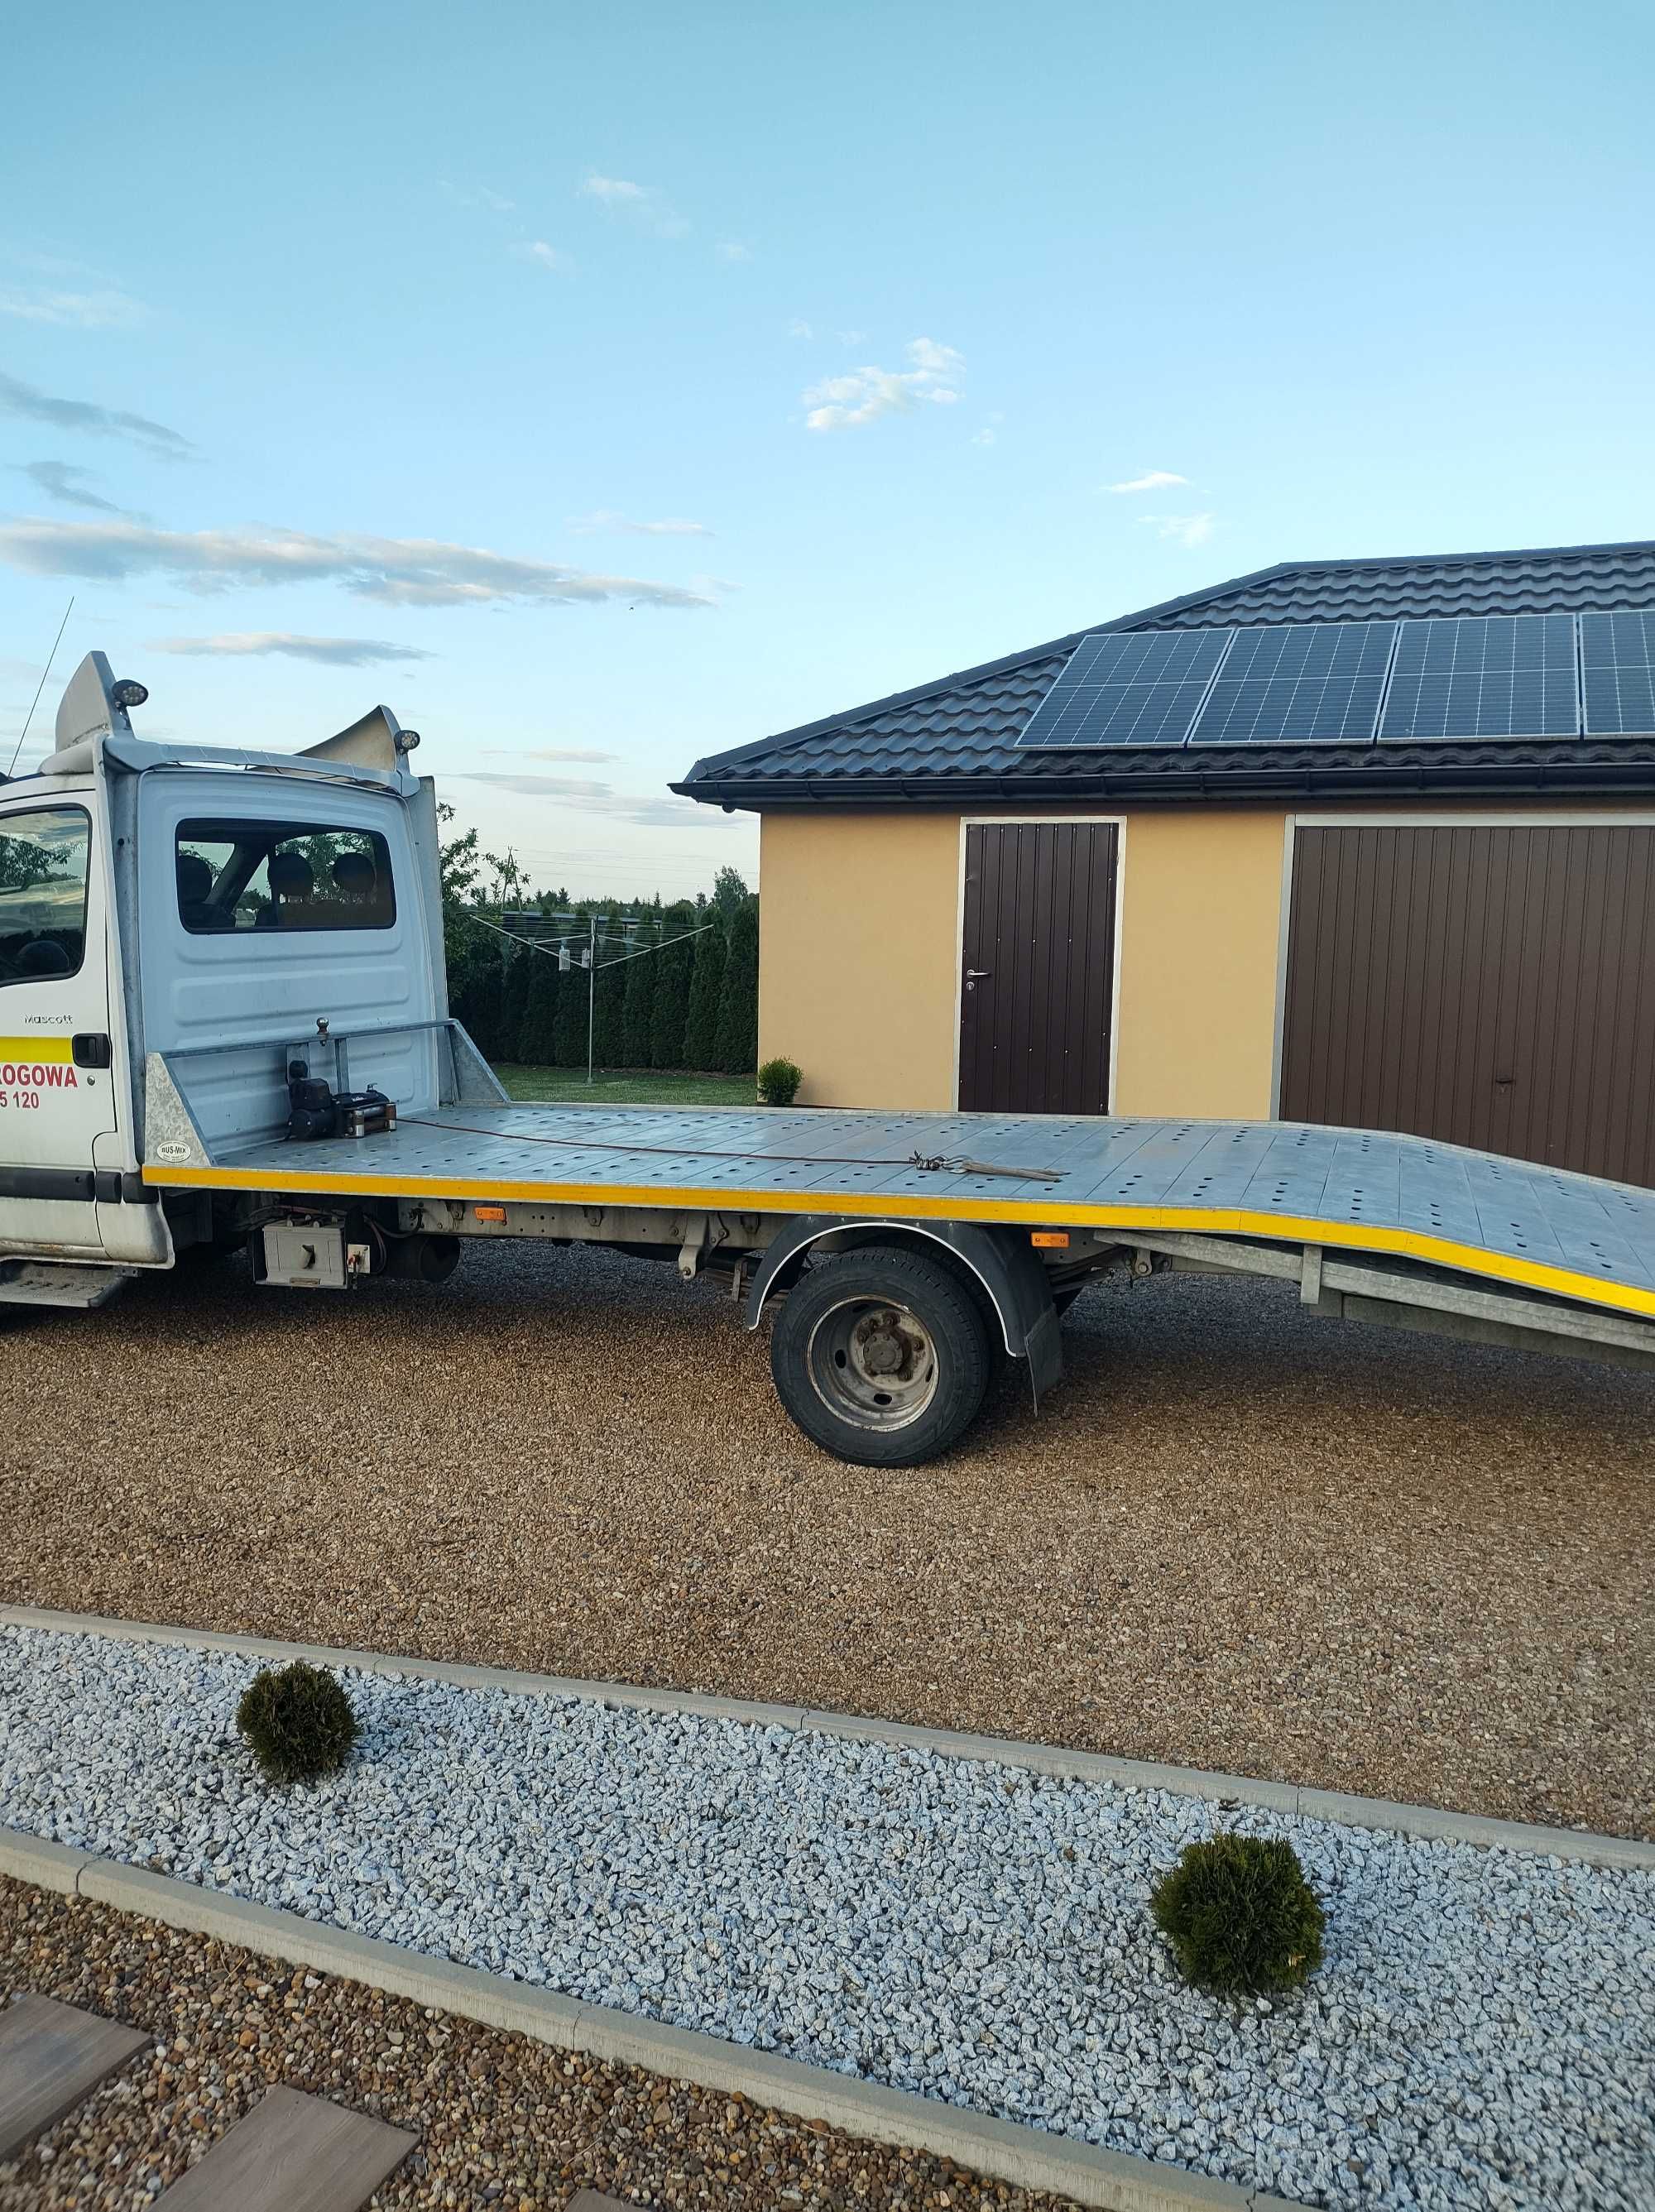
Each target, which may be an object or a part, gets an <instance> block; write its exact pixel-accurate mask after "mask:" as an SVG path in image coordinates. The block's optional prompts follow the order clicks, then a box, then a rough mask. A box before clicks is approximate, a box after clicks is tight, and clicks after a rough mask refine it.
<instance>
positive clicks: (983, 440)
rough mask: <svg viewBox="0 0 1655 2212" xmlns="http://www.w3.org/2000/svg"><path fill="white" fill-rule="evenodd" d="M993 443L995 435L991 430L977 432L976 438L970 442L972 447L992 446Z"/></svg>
mask: <svg viewBox="0 0 1655 2212" xmlns="http://www.w3.org/2000/svg"><path fill="white" fill-rule="evenodd" d="M994 442H995V434H994V432H993V431H992V430H987V429H984V430H979V431H978V432H977V435H976V436H975V437H974V438H973V439H972V440H971V443H972V444H973V445H974V446H992V445H993V444H994Z"/></svg>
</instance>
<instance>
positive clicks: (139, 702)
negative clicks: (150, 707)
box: [109, 676, 149, 714]
mask: <svg viewBox="0 0 1655 2212" xmlns="http://www.w3.org/2000/svg"><path fill="white" fill-rule="evenodd" d="M109 696H110V697H111V699H112V700H113V702H114V703H115V705H116V706H118V707H119V708H120V709H121V711H122V712H123V714H125V713H126V712H127V711H129V710H130V709H131V708H133V707H141V706H143V702H144V701H145V700H146V699H147V698H148V697H149V686H148V684H136V683H134V682H133V680H132V678H131V677H130V676H123V677H122V678H121V680H120V682H119V684H114V685H113V686H112V687H111V690H110V693H109Z"/></svg>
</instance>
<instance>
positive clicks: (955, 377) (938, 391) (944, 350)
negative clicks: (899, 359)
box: [804, 338, 965, 430]
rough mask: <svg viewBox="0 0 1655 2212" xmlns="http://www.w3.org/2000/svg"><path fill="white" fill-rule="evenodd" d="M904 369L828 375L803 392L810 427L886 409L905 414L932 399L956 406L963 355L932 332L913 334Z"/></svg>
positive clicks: (873, 417)
mask: <svg viewBox="0 0 1655 2212" xmlns="http://www.w3.org/2000/svg"><path fill="white" fill-rule="evenodd" d="M904 350H905V351H906V353H907V356H908V360H909V362H910V366H909V367H908V368H905V369H890V368H853V369H849V370H847V371H846V373H845V374H844V375H843V376H824V378H823V379H822V380H821V382H820V383H819V384H813V385H812V386H811V388H810V390H809V391H808V392H806V394H805V401H804V404H805V405H806V409H807V410H809V411H808V413H807V414H806V416H805V428H806V429H807V430H847V429H855V428H860V427H861V425H862V424H863V423H865V422H877V421H878V420H879V417H880V416H882V415H905V414H908V413H910V412H911V410H913V409H914V408H915V407H916V406H917V405H918V404H921V403H922V402H928V403H930V404H932V405H934V406H952V404H953V403H954V402H955V401H956V400H957V399H958V398H959V392H958V386H959V384H960V383H961V382H962V381H963V380H964V374H965V361H964V356H963V355H961V354H958V353H957V352H956V351H955V350H954V349H953V347H952V346H946V345H939V344H938V343H937V342H936V340H935V339H934V338H914V339H911V340H910V343H909V344H908V345H907V347H906V348H905V349H904Z"/></svg>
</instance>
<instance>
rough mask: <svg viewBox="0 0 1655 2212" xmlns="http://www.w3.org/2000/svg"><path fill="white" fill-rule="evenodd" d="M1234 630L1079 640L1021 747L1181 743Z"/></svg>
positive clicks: (1140, 633)
mask: <svg viewBox="0 0 1655 2212" xmlns="http://www.w3.org/2000/svg"><path fill="white" fill-rule="evenodd" d="M1234 635H1235V632H1234V631H1233V630H1227V629H1162V630H1117V631H1111V632H1108V633H1106V634H1104V635H1102V636H1099V637H1085V638H1082V639H1081V641H1080V644H1079V645H1077V646H1076V647H1075V648H1074V652H1073V653H1071V654H1070V655H1069V657H1068V662H1067V663H1066V664H1065V665H1064V668H1063V671H1062V674H1061V675H1060V676H1059V677H1058V678H1057V680H1056V683H1055V684H1053V685H1052V687H1051V690H1050V691H1048V692H1047V694H1046V696H1045V697H1044V699H1043V700H1042V701H1041V702H1040V704H1039V705H1038V706H1037V708H1035V710H1034V712H1033V714H1031V715H1030V717H1029V720H1028V722H1027V724H1026V726H1025V728H1024V731H1023V734H1022V736H1021V737H1020V738H1019V739H1018V743H1019V744H1020V745H1178V744H1183V740H1184V738H1185V737H1186V735H1187V734H1188V732H1189V729H1190V723H1191V722H1192V721H1193V720H1195V718H1196V709H1197V708H1199V707H1200V705H1201V702H1202V700H1203V699H1204V698H1205V697H1206V696H1207V687H1208V684H1209V683H1210V682H1211V681H1212V677H1213V671H1214V669H1216V668H1217V667H1218V665H1219V664H1220V661H1222V659H1223V658H1224V653H1225V648H1226V646H1227V645H1228V644H1229V642H1230V640H1231V639H1232V637H1233V636H1234Z"/></svg>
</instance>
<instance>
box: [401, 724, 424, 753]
mask: <svg viewBox="0 0 1655 2212" xmlns="http://www.w3.org/2000/svg"><path fill="white" fill-rule="evenodd" d="M418 743H419V732H418V731H417V730H399V731H398V732H397V738H396V744H397V750H398V751H399V753H411V752H412V751H413V750H414V747H415V746H416V745H417V744H418Z"/></svg>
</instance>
